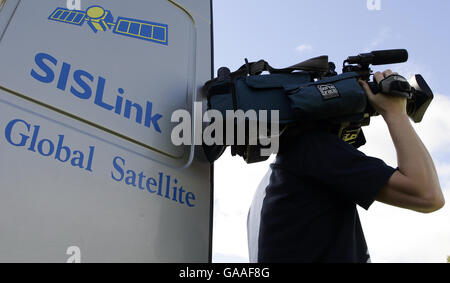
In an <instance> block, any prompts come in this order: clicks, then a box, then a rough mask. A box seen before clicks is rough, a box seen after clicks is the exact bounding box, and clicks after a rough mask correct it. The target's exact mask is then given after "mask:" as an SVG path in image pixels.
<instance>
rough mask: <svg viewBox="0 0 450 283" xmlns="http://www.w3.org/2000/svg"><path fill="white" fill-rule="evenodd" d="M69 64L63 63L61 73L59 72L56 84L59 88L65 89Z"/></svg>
mask: <svg viewBox="0 0 450 283" xmlns="http://www.w3.org/2000/svg"><path fill="white" fill-rule="evenodd" d="M69 73H70V64H67V63H66V62H64V63H63V65H62V68H61V73H60V74H59V79H58V85H57V86H56V87H57V88H59V89H60V90H63V91H65V90H66V86H67V79H68V78H69Z"/></svg>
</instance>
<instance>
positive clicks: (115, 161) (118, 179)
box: [111, 156, 125, 182]
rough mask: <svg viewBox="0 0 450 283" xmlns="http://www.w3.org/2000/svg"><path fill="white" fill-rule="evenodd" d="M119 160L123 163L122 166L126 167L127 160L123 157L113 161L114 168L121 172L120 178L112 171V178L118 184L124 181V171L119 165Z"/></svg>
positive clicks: (117, 157)
mask: <svg viewBox="0 0 450 283" xmlns="http://www.w3.org/2000/svg"><path fill="white" fill-rule="evenodd" d="M118 160H119V161H121V162H122V166H125V159H123V158H122V157H119V156H116V157H115V158H114V160H113V166H114V169H116V171H117V172H119V174H120V177H116V176H114V173H113V172H112V171H111V178H113V179H114V180H115V181H117V182H120V181H122V180H123V177H124V171H123V169H122V167H120V165H119V164H118V163H117V161H118Z"/></svg>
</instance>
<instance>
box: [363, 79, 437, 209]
mask: <svg viewBox="0 0 450 283" xmlns="http://www.w3.org/2000/svg"><path fill="white" fill-rule="evenodd" d="M391 74H396V73H392V71H391V70H386V71H384V72H383V73H379V72H378V73H376V74H375V75H374V77H375V80H376V81H377V82H378V83H379V82H380V81H381V80H383V79H384V78H385V77H387V76H389V75H391ZM360 84H361V86H362V87H363V88H364V90H365V92H366V94H367V97H368V99H369V102H370V103H371V105H372V106H373V108H374V109H375V110H376V111H377V112H378V113H380V114H381V115H382V116H383V118H384V120H385V121H386V124H387V126H388V128H389V132H390V134H391V137H392V141H393V142H394V145H395V149H396V151H397V161H398V168H399V169H398V171H396V172H395V173H394V174H393V175H392V177H391V178H390V179H389V181H388V182H387V184H386V185H385V186H384V187H383V189H382V190H381V191H380V193H379V194H378V196H377V197H376V200H377V201H380V202H383V203H386V204H389V205H393V206H398V207H402V208H407V209H411V210H415V211H418V212H424V213H429V212H433V211H436V210H438V209H440V208H441V207H442V206H443V205H444V203H445V200H444V196H443V195H442V190H441V186H440V184H439V178H438V175H437V172H436V168H435V166H434V163H433V160H432V159H431V156H430V154H429V153H428V151H427V149H426V147H425V146H424V145H423V143H422V141H421V140H420V138H419V136H418V135H417V134H416V132H415V131H414V128H413V127H412V125H411V122H410V120H409V117H408V116H407V113H406V98H403V97H396V96H389V95H385V94H373V93H372V91H371V90H370V88H369V85H368V84H367V83H366V82H364V81H360Z"/></svg>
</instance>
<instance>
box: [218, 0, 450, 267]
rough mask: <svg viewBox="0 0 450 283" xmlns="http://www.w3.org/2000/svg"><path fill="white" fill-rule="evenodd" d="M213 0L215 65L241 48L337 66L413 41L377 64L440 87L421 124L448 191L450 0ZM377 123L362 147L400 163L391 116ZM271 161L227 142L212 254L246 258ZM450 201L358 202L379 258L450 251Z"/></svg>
mask: <svg viewBox="0 0 450 283" xmlns="http://www.w3.org/2000/svg"><path fill="white" fill-rule="evenodd" d="M213 7H214V47H215V56H214V60H215V70H217V69H218V68H219V67H221V66H227V67H229V68H230V69H236V68H238V67H239V66H241V65H242V64H243V62H244V58H248V59H249V60H250V61H256V60H259V59H265V60H266V61H268V62H269V63H270V64H271V65H272V66H274V67H279V68H281V67H287V66H290V65H293V64H295V63H298V62H300V61H303V60H306V59H308V58H311V57H315V56H319V55H329V57H330V61H334V62H335V63H336V65H337V66H338V69H339V70H338V71H340V68H341V66H342V62H343V60H344V59H346V58H347V57H348V56H350V55H356V54H358V53H361V52H368V51H371V50H380V49H394V48H405V49H408V51H409V58H410V59H409V61H408V62H407V63H404V64H398V65H391V66H378V67H374V68H373V69H374V70H375V71H382V70H384V69H386V68H391V69H392V70H394V71H398V72H399V73H401V74H403V75H405V76H408V77H409V76H411V75H413V74H415V73H421V74H422V75H423V76H424V77H425V79H426V80H427V81H428V83H429V84H430V86H431V87H432V89H433V90H434V92H435V94H436V99H435V101H434V102H433V103H432V106H431V107H430V109H429V111H428V112H427V115H426V116H425V119H424V121H423V123H421V124H418V125H415V127H416V130H417V132H418V133H419V135H420V136H421V137H422V139H423V141H424V143H425V144H426V146H427V147H428V149H429V151H430V153H431V154H432V156H433V159H434V160H435V163H436V166H437V169H438V173H439V176H440V180H441V186H442V187H443V188H444V190H445V192H446V196H449V197H450V151H449V148H450V134H449V132H450V122H449V121H450V118H448V114H447V112H448V111H449V109H448V108H450V86H449V85H448V81H449V79H448V76H449V74H448V66H450V56H449V53H448V52H449V49H450V48H449V47H450V38H449V36H450V34H449V32H448V29H449V28H450V18H449V17H448V15H447V14H448V12H449V11H450V2H449V1H437V0H430V1H406V0H395V1H393V0H381V10H379V11H377V10H369V9H368V8H367V1H366V0H346V1H333V0H314V1H313V0H308V1H306V0H304V1H301V0H297V1H295V0H281V1H267V0H258V1H256V0H241V1H237V0H213ZM372 123H373V124H372V125H371V126H370V127H368V128H367V129H365V133H366V136H367V137H368V140H369V141H368V144H367V146H365V147H363V148H362V151H364V152H365V153H366V154H368V155H372V156H376V157H379V158H382V159H384V160H385V161H386V162H387V163H388V164H390V165H392V166H395V165H396V157H395V151H394V148H393V145H392V143H391V142H390V137H389V133H388V132H387V130H386V127H385V125H384V124H383V122H382V121H380V120H379V119H373V121H372ZM269 163H270V161H269V162H266V163H260V164H256V165H246V164H244V163H243V161H242V160H240V159H238V158H232V157H230V153H229V151H228V152H226V153H225V154H224V156H222V158H221V159H220V160H219V161H218V162H217V163H216V167H215V168H216V169H215V170H216V173H215V210H214V211H215V215H214V217H215V219H214V221H215V222H214V223H215V224H214V225H215V226H214V238H213V260H214V261H215V262H221V261H225V262H226V261H235V262H240V261H243V262H245V261H247V260H248V258H247V251H246V249H247V246H246V230H245V225H246V217H247V212H248V208H249V205H250V203H251V200H252V197H253V193H254V191H255V189H256V187H257V185H258V183H259V181H260V180H261V178H262V177H263V176H264V174H265V173H266V171H267V168H268V165H269ZM449 197H447V202H449ZM449 206H450V205H447V207H446V208H444V209H443V210H442V211H440V212H438V213H436V214H433V215H431V216H423V215H418V214H415V213H412V212H409V211H405V210H401V209H397V208H391V207H388V206H386V205H382V204H376V205H374V206H373V208H371V209H370V210H369V212H361V219H362V222H363V228H364V230H365V232H366V238H367V239H368V245H369V250H371V254H372V259H373V260H374V262H377V261H378V262H385V261H389V262H391V261H393V262H405V261H413V262H414V261H416V262H417V261H431V262H436V261H437V262H443V261H445V257H446V255H450V224H449V223H450V221H449V220H450V209H449V208H448V207H449ZM408 225H409V226H408ZM421 225H422V226H421ZM447 239H448V240H447ZM409 246H411V248H408V247H409ZM371 247H372V248H371Z"/></svg>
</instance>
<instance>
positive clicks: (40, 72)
mask: <svg viewBox="0 0 450 283" xmlns="http://www.w3.org/2000/svg"><path fill="white" fill-rule="evenodd" d="M35 62H36V65H37V67H38V68H36V67H35V68H32V69H31V76H32V77H33V78H34V79H36V80H38V81H40V82H43V83H47V84H48V83H51V82H53V81H54V80H55V76H56V75H55V72H57V70H58V69H59V68H57V67H59V66H58V60H57V59H56V58H54V57H53V56H51V55H49V54H46V53H38V54H36V56H35ZM71 70H72V65H71V64H69V63H67V62H62V65H61V68H60V69H59V76H58V79H57V83H56V88H57V89H59V90H62V91H66V90H67V88H68V81H69V77H70V75H71ZM72 77H73V82H72V85H70V87H69V91H70V93H71V94H73V96H75V97H77V98H79V99H82V100H90V102H93V103H94V104H95V105H97V106H99V107H101V108H103V109H106V110H107V111H114V113H116V114H118V115H121V116H122V117H123V118H126V119H129V120H134V121H135V122H136V123H137V124H140V125H142V124H143V125H144V126H145V127H147V128H153V129H154V130H155V131H156V132H158V133H162V131H161V127H160V125H159V121H160V120H161V118H163V115H161V114H159V113H155V112H154V111H153V110H154V109H153V104H152V103H151V102H150V101H146V104H145V107H144V105H143V104H141V103H139V102H135V101H132V100H129V99H126V97H125V96H124V93H125V90H124V89H123V88H118V93H119V94H118V95H116V97H115V101H113V102H111V103H112V104H109V102H107V101H108V99H106V96H107V94H105V89H106V79H105V78H103V77H101V76H98V80H97V83H96V84H95V83H94V81H95V79H96V76H93V75H92V74H90V73H89V72H87V71H84V70H81V69H79V70H74V72H73V75H72ZM95 87H96V89H94V88H95ZM94 93H95V97H94V98H93V99H92V96H94ZM111 99H114V98H111ZM144 108H145V112H144ZM134 115H135V116H134ZM132 116H134V117H133V118H132ZM35 133H36V132H35ZM35 142H36V140H33V143H32V144H31V145H30V148H31V149H32V151H35V146H36V144H35Z"/></svg>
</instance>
